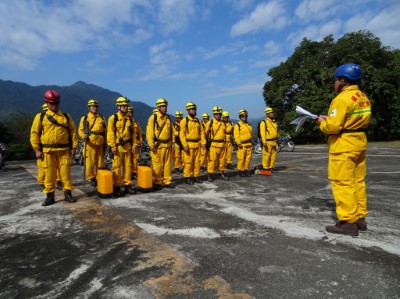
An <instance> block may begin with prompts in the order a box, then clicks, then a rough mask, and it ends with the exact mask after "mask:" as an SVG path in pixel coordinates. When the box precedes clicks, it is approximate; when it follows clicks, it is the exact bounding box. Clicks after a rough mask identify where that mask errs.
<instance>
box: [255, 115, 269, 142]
mask: <svg viewBox="0 0 400 299" xmlns="http://www.w3.org/2000/svg"><path fill="white" fill-rule="evenodd" d="M262 122H264V123H265V131H266V132H268V129H267V122H266V121H265V119H264V120H262V121H260V122H259V123H258V124H257V138H261V131H260V127H261V123H262Z"/></svg>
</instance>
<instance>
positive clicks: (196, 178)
mask: <svg viewBox="0 0 400 299" xmlns="http://www.w3.org/2000/svg"><path fill="white" fill-rule="evenodd" d="M193 181H194V182H195V183H197V184H201V183H203V181H202V180H201V179H200V178H199V177H198V176H196V177H195V178H194V179H193Z"/></svg>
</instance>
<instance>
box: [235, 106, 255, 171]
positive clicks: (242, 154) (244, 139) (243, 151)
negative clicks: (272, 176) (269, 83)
mask: <svg viewBox="0 0 400 299" xmlns="http://www.w3.org/2000/svg"><path fill="white" fill-rule="evenodd" d="M247 117H248V114H247V111H246V110H244V109H242V110H240V111H239V118H240V120H239V122H238V123H237V124H235V126H234V128H233V138H234V139H235V142H236V144H237V146H238V150H237V154H236V155H237V170H238V171H239V176H241V177H249V176H251V175H250V173H249V171H248V169H249V166H250V162H251V157H252V154H253V152H252V151H253V138H254V136H253V128H252V127H251V125H250V124H249V123H248V122H247Z"/></svg>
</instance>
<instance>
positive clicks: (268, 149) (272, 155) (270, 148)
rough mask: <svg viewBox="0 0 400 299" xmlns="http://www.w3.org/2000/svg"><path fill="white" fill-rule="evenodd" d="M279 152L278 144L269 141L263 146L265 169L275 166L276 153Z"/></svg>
mask: <svg viewBox="0 0 400 299" xmlns="http://www.w3.org/2000/svg"><path fill="white" fill-rule="evenodd" d="M277 152H278V150H277V147H276V145H272V144H269V143H267V146H263V148H262V161H261V162H262V165H263V168H264V169H272V168H275V161H276V153H277Z"/></svg>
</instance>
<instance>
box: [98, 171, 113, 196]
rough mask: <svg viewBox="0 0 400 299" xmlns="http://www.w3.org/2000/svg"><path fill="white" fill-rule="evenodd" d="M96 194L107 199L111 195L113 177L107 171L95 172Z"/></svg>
mask: <svg viewBox="0 0 400 299" xmlns="http://www.w3.org/2000/svg"><path fill="white" fill-rule="evenodd" d="M97 193H98V195H99V197H100V198H109V197H112V195H113V177H112V172H111V171H110V170H108V169H99V170H98V171H97Z"/></svg>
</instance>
